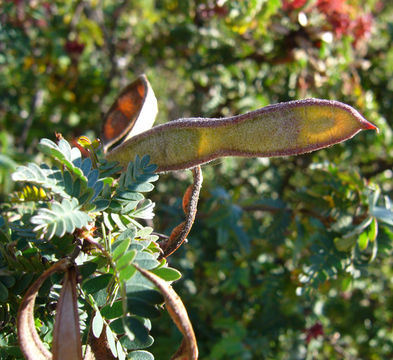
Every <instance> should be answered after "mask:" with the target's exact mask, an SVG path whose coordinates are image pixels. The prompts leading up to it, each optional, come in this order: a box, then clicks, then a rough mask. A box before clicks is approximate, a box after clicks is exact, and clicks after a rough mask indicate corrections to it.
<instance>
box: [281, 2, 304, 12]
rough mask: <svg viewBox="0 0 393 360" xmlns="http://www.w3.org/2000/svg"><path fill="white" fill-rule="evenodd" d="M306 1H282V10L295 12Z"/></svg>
mask: <svg viewBox="0 0 393 360" xmlns="http://www.w3.org/2000/svg"><path fill="white" fill-rule="evenodd" d="M306 2H307V0H282V8H283V9H284V10H296V9H299V8H301V7H303V6H304V5H305V4H306Z"/></svg>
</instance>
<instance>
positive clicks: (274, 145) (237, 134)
mask: <svg viewBox="0 0 393 360" xmlns="http://www.w3.org/2000/svg"><path fill="white" fill-rule="evenodd" d="M369 129H372V130H377V128H376V126H374V125H373V124H371V123H370V122H368V121H367V120H366V119H365V118H364V117H363V116H362V115H360V114H359V112H358V111H356V110H355V109H353V108H352V107H350V106H349V105H346V104H343V103H340V102H338V101H330V100H319V99H307V100H299V101H291V102H287V103H280V104H275V105H269V106H266V107H264V108H262V109H259V110H256V111H252V112H249V113H246V114H244V115H238V116H233V117H228V118H222V119H206V118H188V119H179V120H175V121H171V122H169V123H166V124H163V125H158V126H155V127H153V128H151V129H150V130H147V131H144V132H142V133H141V134H138V135H136V136H134V137H132V138H128V140H127V141H124V142H123V143H121V144H120V145H119V146H117V147H116V148H114V149H113V150H111V151H110V152H108V153H107V155H106V157H107V159H108V160H115V161H119V162H120V163H121V164H122V165H123V166H126V165H127V163H128V162H129V161H130V160H132V159H134V158H135V155H139V156H142V155H145V154H149V155H150V157H151V162H152V163H154V164H157V165H158V169H157V172H163V171H170V170H180V169H187V168H191V167H194V166H196V165H201V164H203V163H206V162H209V161H211V160H214V159H216V158H220V157H225V156H243V157H272V156H285V155H298V154H303V153H307V152H311V151H314V150H318V149H321V148H324V147H327V146H331V145H333V144H336V143H339V142H342V141H344V140H347V139H350V138H351V137H353V136H354V135H355V134H357V133H358V132H359V131H361V130H369Z"/></svg>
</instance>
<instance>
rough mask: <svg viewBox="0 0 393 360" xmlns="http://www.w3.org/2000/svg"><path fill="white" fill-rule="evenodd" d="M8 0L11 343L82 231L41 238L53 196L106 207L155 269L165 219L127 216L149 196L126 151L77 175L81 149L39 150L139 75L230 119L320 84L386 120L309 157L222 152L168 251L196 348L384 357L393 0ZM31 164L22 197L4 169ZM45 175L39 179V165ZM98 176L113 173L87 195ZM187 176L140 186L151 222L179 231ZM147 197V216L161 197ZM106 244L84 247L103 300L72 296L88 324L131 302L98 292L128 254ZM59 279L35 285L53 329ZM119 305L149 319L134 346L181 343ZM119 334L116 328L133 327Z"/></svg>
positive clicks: (388, 300) (97, 295)
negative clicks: (125, 162) (31, 300)
mask: <svg viewBox="0 0 393 360" xmlns="http://www.w3.org/2000/svg"><path fill="white" fill-rule="evenodd" d="M321 4H322V5H323V4H325V7H323V6H321ZM335 6H336V7H335ZM1 7H2V9H1V10H2V12H1V13H2V14H1V22H0V23H1V24H0V27H1V31H0V48H1V50H2V51H0V66H1V69H2V73H1V74H2V81H1V82H0V95H1V99H2V101H1V103H0V118H1V120H0V146H1V155H0V192H1V196H0V203H1V211H2V217H0V223H1V232H0V245H1V246H0V250H1V259H0V270H1V273H0V275H1V276H2V277H3V276H5V277H7V278H13V279H14V280H10V279H7V280H6V281H4V282H3V281H1V283H2V284H3V286H4V287H5V288H6V289H7V292H8V299H7V300H6V302H5V303H4V302H1V305H0V324H1V325H0V326H1V332H0V333H1V337H0V344H1V346H0V357H1V358H7V356H8V358H12V359H14V358H20V357H21V354H20V352H19V351H18V347H17V346H16V336H15V332H14V326H13V324H14V323H15V314H16V311H17V304H18V302H19V301H20V297H21V296H22V295H23V294H24V292H25V291H26V289H27V288H28V286H29V285H30V284H31V282H32V281H33V280H34V279H35V278H36V277H37V276H38V274H40V273H42V271H44V269H46V268H47V267H48V261H49V262H52V261H56V259H58V258H60V257H62V256H64V255H67V254H70V253H72V251H73V249H74V247H75V244H74V243H73V241H74V239H73V236H71V235H70V234H65V236H64V237H63V238H61V239H60V238H59V237H58V236H56V235H54V236H53V238H52V239H51V240H50V241H47V240H45V239H42V240H39V239H38V238H37V234H36V233H35V232H34V227H35V226H36V225H34V224H31V223H30V220H29V219H31V217H32V216H33V215H36V214H37V213H38V210H39V209H42V208H47V209H49V207H50V206H51V205H50V203H51V202H52V201H56V202H57V203H59V204H61V203H62V200H63V198H65V199H68V200H69V201H72V198H76V199H78V204H79V206H81V207H80V211H82V212H84V213H85V214H88V215H89V217H91V218H92V220H93V221H94V222H96V224H97V223H99V224H100V226H97V229H96V231H95V233H94V235H92V237H93V240H96V241H97V242H98V243H100V244H102V246H104V248H105V249H107V251H108V253H109V254H111V249H112V247H113V248H114V249H116V246H117V245H116V246H115V243H116V242H119V245H120V244H123V241H125V240H127V236H128V235H127V236H126V237H124V238H120V236H121V235H122V234H123V233H124V232H125V233H126V232H127V231H131V232H130V236H129V237H128V239H130V245H129V247H128V249H127V251H126V254H128V253H129V254H128V255H127V256H126V257H125V258H124V260H123V261H124V262H125V263H126V262H127V261H129V259H132V258H133V256H134V255H133V253H132V251H136V252H138V253H140V252H142V253H148V254H149V255H147V256H150V255H151V256H150V257H149V259H147V260H150V261H151V262H150V264H151V265H152V266H154V264H153V263H154V261H153V260H154V259H156V258H155V256H156V255H157V247H156V246H155V241H156V240H157V239H156V235H155V233H154V232H153V231H152V229H151V228H145V227H144V226H143V225H141V224H139V221H140V222H141V223H143V224H145V220H144V219H140V218H136V217H135V216H134V214H135V212H137V210H138V209H139V206H140V202H141V201H142V196H144V195H145V193H141V192H140V191H139V190H136V189H133V190H127V189H124V192H125V193H123V192H122V191H120V189H119V188H118V186H116V185H115V183H111V182H110V181H111V178H114V177H115V173H116V171H118V169H117V167H116V165H115V164H110V163H106V162H104V161H102V160H100V163H99V165H98V167H95V165H93V163H94V161H91V165H90V168H89V169H88V171H87V172H86V173H85V172H83V171H82V170H81V171H82V173H83V176H78V174H76V173H74V172H73V170H72V167H75V168H78V169H81V166H79V165H75V164H73V163H72V161H70V159H71V158H67V157H66V158H65V159H68V161H69V162H70V163H71V164H73V165H72V167H70V168H68V167H67V165H65V164H64V165H60V164H62V161H63V160H61V159H59V160H57V158H56V156H55V151H54V153H53V155H51V154H50V153H48V155H49V156H50V157H52V156H53V164H57V169H56V168H53V167H52V164H50V165H49V164H47V165H42V162H43V159H42V156H41V155H40V156H38V157H37V156H35V155H32V154H36V147H35V144H36V142H37V141H38V139H40V138H43V137H51V134H52V133H54V132H55V131H57V132H61V133H62V134H63V136H64V138H66V139H68V140H70V141H71V140H72V139H74V138H75V136H79V135H81V134H87V135H89V137H90V138H93V137H95V136H96V135H97V134H98V133H99V128H100V118H101V114H102V113H105V112H106V110H107V109H108V107H109V106H110V104H111V103H112V101H113V99H114V98H115V97H116V96H117V95H118V93H119V91H120V89H121V88H122V87H124V86H125V85H127V84H128V83H129V82H130V81H132V80H133V79H134V78H135V77H136V76H137V75H139V74H140V73H142V72H144V73H146V74H147V76H148V78H149V81H150V82H151V84H152V87H153V89H154V91H155V93H156V96H157V98H158V101H159V119H158V120H159V121H160V122H166V121H168V120H172V119H176V118H180V117H188V116H205V117H206V116H217V117H221V116H230V115H236V114H240V113H243V112H245V111H250V110H255V109H256V108H259V107H261V106H264V105H267V104H270V103H275V102H279V101H286V100H292V99H302V98H306V97H319V98H326V99H335V100H339V101H343V102H345V103H348V104H350V105H352V106H354V107H355V108H356V109H358V110H359V111H360V112H361V113H362V114H363V115H364V116H365V118H367V119H368V120H370V121H372V122H373V123H375V124H376V125H377V126H378V127H379V128H380V133H379V134H378V135H377V136H376V135H375V134H372V133H364V134H360V135H359V136H357V137H356V138H354V139H352V140H351V141H350V142H347V143H345V144H343V145H339V146H334V147H332V148H329V149H327V150H324V151H320V152H317V153H314V154H311V155H304V156H299V157H296V158H286V159H270V160H266V159H252V160H243V159H236V160H235V159H222V160H218V161H216V162H214V163H213V164H209V165H208V166H205V167H204V168H203V173H204V185H203V188H202V192H201V199H200V202H199V209H198V214H197V218H196V222H195V225H194V227H193V229H192V230H191V233H190V235H189V239H188V240H189V242H188V244H185V245H184V246H183V248H182V249H180V250H179V251H178V252H176V253H175V254H174V255H173V256H172V257H171V259H170V261H171V266H173V267H175V268H177V269H179V270H180V271H181V273H182V274H183V281H182V282H179V283H177V284H176V290H177V291H178V292H179V295H180V296H181V297H182V299H183V301H184V303H185V304H186V306H187V309H188V311H189V314H190V318H191V321H192V322H193V324H194V326H195V330H196V335H197V339H198V344H199V347H200V353H201V356H200V358H201V359H212V358H214V359H217V360H220V359H228V358H242V359H247V358H249V359H289V358H300V359H327V358H328V359H354V358H364V359H386V358H390V357H391V354H392V353H393V336H392V332H391V319H392V318H393V312H392V310H391V309H392V304H393V296H392V294H393V286H392V282H391V280H390V279H391V278H392V275H393V274H392V265H393V263H392V239H393V231H392V228H391V219H392V215H391V208H390V204H389V200H388V199H389V198H390V199H391V198H392V196H393V183H392V161H391V154H392V141H391V140H392V139H391V138H392V126H393V124H392V116H391V114H392V112H393V108H392V104H393V91H392V89H393V85H392V78H393V50H392V46H391V44H392V41H393V31H392V29H393V25H392V24H393V8H392V4H391V2H389V1H385V2H380V1H375V0H367V1H346V2H344V1H318V0H313V1H291V0H288V1H279V0H274V1H270V0H269V1H244V0H231V1H211V0H201V1H199V0H198V1H184V0H182V1H179V0H160V1H146V0H143V1H142V0H135V1H128V2H127V1H125V2H123V1H122V2H117V1H113V0H108V1H105V2H85V1H84V2H74V1H71V0H66V1H50V2H47V1H27V2H26V1H25V2H22V1H9V2H5V3H4V4H3V5H1ZM47 144H49V143H47ZM44 146H45V145H44ZM47 147H48V151H49V149H50V148H51V147H50V146H49V145H48V146H47ZM53 149H56V147H55V148H53ZM74 151H75V150H74ZM60 153H62V152H61V151H60ZM64 156H66V154H64ZM67 156H68V155H67ZM55 159H56V160H55ZM130 160H132V159H130ZM84 161H86V160H84ZM26 162H33V163H35V164H37V166H38V168H39V169H40V170H37V168H36V167H35V166H32V165H27V167H28V168H29V170H26V171H29V173H32V174H33V175H32V178H30V179H29V183H30V184H31V185H30V186H31V187H32V185H34V186H36V187H37V189H41V190H39V193H38V192H35V194H36V195H37V196H35V195H34V196H33V194H32V193H31V192H30V193H29V194H30V195H28V190H26V195H28V196H26V197H25V198H24V197H21V193H19V192H17V193H15V197H13V199H14V200H13V202H12V203H10V201H9V194H10V193H11V192H12V190H13V189H14V188H15V186H17V190H19V191H21V192H23V188H24V187H25V186H24V187H23V188H19V185H20V184H17V185H15V184H14V183H13V182H12V180H11V177H10V175H11V173H12V172H13V171H14V170H15V169H16V166H17V165H20V164H26ZM45 163H47V161H45ZM87 164H88V163H86V166H87ZM64 168H66V169H67V171H65V170H64ZM95 169H97V170H98V171H99V176H98V178H97V180H96V182H95V181H94V176H93V174H92V175H91V176H92V180H91V181H92V183H90V185H89V184H86V178H87V176H88V174H89V173H90V172H93V171H94V170H95ZM18 173H19V170H18ZM22 174H23V172H22ZM42 174H43V176H44V179H45V181H41V182H38V181H39V179H40V176H42ZM50 174H51V176H49V175H50ZM65 174H68V175H65ZM130 176H131V177H132V175H130ZM33 177H34V178H33ZM36 181H37V182H36ZM93 183H95V184H97V183H98V184H100V183H102V184H103V189H102V191H101V192H100V193H99V194H98V195H97V197H96V198H95V199H93V197H94V193H95V192H94V189H93ZM188 184H189V181H188V180H187V179H186V175H185V173H183V172H179V173H175V174H170V175H165V174H164V175H162V176H160V182H158V183H157V188H156V190H155V191H153V192H151V193H149V195H150V199H151V200H152V201H154V202H155V203H156V204H157V206H156V208H155V209H154V210H155V212H156V217H155V218H154V230H155V231H157V232H160V233H164V234H169V233H170V231H171V230H172V229H173V227H174V226H176V225H177V224H178V223H179V222H180V221H182V220H183V216H184V214H183V211H182V209H181V198H182V195H183V193H184V191H185V189H186V187H187V185H188ZM97 186H101V185H97ZM37 191H38V190H37ZM38 195H39V196H38ZM115 197H116V199H115ZM22 199H24V201H21V200H22ZM90 199H93V200H90ZM385 199H386V200H385ZM126 200H129V201H130V204H131V205H130V206H129V208H126V207H125V205H124V204H125V203H126V202H127V201H126ZM136 202H138V207H137V208H136V209H135V208H134V209H132V208H133V207H134V204H135V203H136ZM146 205H147V206H149V204H148V203H146ZM94 207H95V208H94ZM123 209H124V213H122V210H123ZM147 210H148V214H150V215H149V216H151V210H152V208H151V205H150V208H149V207H148V209H147ZM10 214H12V216H10ZM100 214H102V215H100ZM370 219H371V222H370ZM147 221H148V224H149V226H151V222H150V220H147ZM138 224H139V225H138ZM133 226H135V228H134V229H133V230H129V229H130V228H132V227H133ZM134 231H135V234H134V233H133V232H134ZM104 239H105V241H103V240H104ZM125 244H126V243H124V244H123V246H125ZM31 249H32V250H31ZM93 249H95V248H94V247H93ZM88 250H89V249H88ZM90 250H91V249H90ZM90 250H89V251H90ZM97 252H98V253H99V251H98V250H94V251H93V250H91V255H89V254H88V253H86V254H85V256H86V259H81V263H83V264H82V265H81V266H80V267H79V268H80V272H81V274H82V278H83V283H82V290H83V287H84V286H85V284H87V286H89V285H88V281H90V280H91V279H95V278H96V277H98V276H99V275H100V276H102V275H104V274H106V273H108V274H109V275H108V277H107V278H105V277H104V278H103V279H100V278H99V280H97V281H98V284H97V285H94V282H93V283H92V284H91V286H92V288H93V286H94V289H97V291H95V292H94V293H93V292H92V293H91V294H90V292H89V291H90V290H89V291H87V290H86V292H87V293H88V294H90V295H91V296H93V299H92V300H91V302H88V300H85V299H83V300H82V301H81V313H82V314H83V316H84V319H83V324H82V325H85V324H90V323H91V321H92V318H93V316H94V311H97V310H99V312H100V313H101V316H102V318H103V321H104V322H110V320H111V319H112V318H113V319H115V321H117V324H119V323H121V324H122V320H117V319H119V318H122V317H123V314H122V313H121V315H120V308H121V309H123V306H120V303H116V301H119V300H118V299H115V301H114V302H113V303H112V302H111V301H110V300H109V299H108V300H107V298H106V296H107V294H106V292H105V291H102V289H104V288H105V287H106V286H111V289H114V290H116V289H118V286H119V285H118V284H120V283H121V281H122V280H119V278H120V274H121V273H122V271H124V270H122V269H123V266H122V265H123V261H120V259H121V258H119V259H118V260H117V262H116V261H115V260H112V261H110V260H108V258H107V257H106V256H103V255H102V254H101V253H99V255H98V254H97ZM139 256H141V255H139ZM135 259H137V257H135V258H134V260H133V261H135ZM130 261H131V260H130ZM138 261H141V262H142V258H141V257H139V258H138ZM108 264H111V265H108ZM117 264H119V265H117ZM116 266H117V267H116ZM166 268H167V267H166V266H164V267H161V268H160V266H157V269H153V271H154V272H156V271H159V269H166ZM3 269H4V271H3ZM10 269H11V272H10V271H9V270H10ZM108 269H109V270H108ZM96 270H97V272H95V271H96ZM121 276H122V278H123V276H124V278H125V279H126V278H127V280H124V281H123V282H126V284H132V282H134V281H138V282H140V284H139V285H140V286H139V288H138V287H135V291H137V290H138V289H139V290H138V291H139V292H140V294H141V296H137V295H135V293H133V294H132V298H133V299H139V298H141V297H142V298H143V299H145V298H144V295H146V296H147V297H148V298H149V299H150V296H151V297H152V298H154V297H153V295H150V294H151V293H150V291H155V289H153V288H152V286H151V285H150V284H148V283H147V282H146V281H145V280H144V278H142V277H140V276H139V275H138V274H137V273H135V274H133V275H132V274H131V275H130V274H129V273H127V272H126V273H124V274H123V275H121ZM129 276H130V277H129ZM160 276H162V277H163V278H164V275H163V274H161V275H160ZM1 279H3V278H1ZM168 279H170V277H169V278H168ZM52 281H55V280H52ZM100 281H102V283H100ZM12 283H14V284H13V285H11V284H12ZM58 283H59V281H57V280H56V284H58ZM49 285H50V284H47V285H46V287H45V288H43V289H42V291H41V293H40V296H39V297H38V299H37V318H39V319H40V322H38V323H37V327H38V329H39V332H40V334H41V337H42V338H43V339H45V341H48V342H50V341H51V329H52V322H51V321H52V320H51V318H50V316H49V315H48V314H51V313H52V311H53V310H52V309H53V304H54V303H55V301H56V300H57V297H56V296H57V289H55V290H49V287H50V286H49ZM0 286H1V285H0ZM8 286H9V287H8ZM130 286H131V285H130ZM100 289H101V290H100ZM129 289H130V287H129V286H127V288H126V293H127V291H128V292H129V291H130V290H129ZM132 289H134V287H133V288H132ZM123 291H124V289H123ZM113 293H115V292H113ZM119 293H120V289H119V290H117V294H119ZM130 296H131V293H130ZM88 299H90V297H89V298H88ZM89 301H90V300H89ZM149 301H150V302H149ZM149 301H147V300H146V301H144V302H143V301H142V303H144V304H147V305H146V306H145V307H144V309H145V311H146V312H147V313H148V311H149V309H150V310H151V309H152V307H153V308H155V307H154V305H153V306H150V305H151V302H152V301H153V300H149ZM154 301H158V299H157V300H154ZM154 301H153V302H154ZM136 302H137V300H133V304H135V303H136ZM114 304H116V305H114ZM93 305H97V306H96V307H93ZM126 305H128V304H126ZM111 306H113V309H112V308H111V309H110V310H109V308H110V307H111ZM130 306H131V305H130ZM104 309H105V310H104ZM146 309H147V310H146ZM152 314H153V312H152ZM127 317H131V318H132V319H136V321H139V323H137V322H136V321H135V320H132V321H131V320H128V321H129V322H128V325H127V328H133V327H134V331H135V334H137V333H138V334H140V335H138V336H136V339H138V341H140V343H142V344H145V345H146V344H149V343H151V338H149V336H154V338H155V342H154V344H153V345H152V346H151V348H149V349H148V350H150V351H151V352H152V353H154V354H157V356H156V357H159V358H160V359H161V358H162V359H165V358H170V356H171V355H172V354H173V351H174V349H175V348H176V347H177V345H178V343H179V341H180V337H179V334H178V332H177V330H176V329H175V327H174V325H173V324H171V320H170V319H169V316H166V315H165V314H163V315H162V317H160V318H154V314H153V318H152V320H150V319H147V318H144V319H143V320H142V319H141V317H140V316H136V315H134V314H128V315H127ZM148 321H149V323H148ZM150 322H151V323H150ZM139 324H141V326H140V327H139V328H138V329H139V330H138V331H137V330H136V327H137V326H139ZM316 325H318V326H316ZM120 326H122V325H119V327H118V328H115V330H116V331H117V329H119V328H120ZM150 326H152V328H153V331H154V335H150V330H149V329H150ZM318 328H319V329H321V328H322V333H323V335H322V334H321V331H317V330H318ZM115 330H112V332H113V333H115V334H117V333H116V331H115ZM83 331H84V334H86V330H83ZM147 334H149V335H147ZM116 338H117V335H116ZM119 338H120V343H122V342H123V341H124V342H127V344H128V343H131V341H136V340H130V338H129V337H127V336H123V337H120V336H119ZM127 346H128V345H127ZM130 346H132V345H130ZM146 346H147V345H146ZM134 347H136V346H134ZM125 348H126V345H124V349H125ZM139 348H142V346H140V347H139ZM7 354H8V355H7ZM158 354H159V355H158ZM239 354H240V355H239ZM213 355H214V356H213ZM129 357H130V358H132V359H149V360H150V359H152V358H153V357H152V355H150V353H148V352H147V351H146V350H133V351H132V352H131V354H130V355H129Z"/></svg>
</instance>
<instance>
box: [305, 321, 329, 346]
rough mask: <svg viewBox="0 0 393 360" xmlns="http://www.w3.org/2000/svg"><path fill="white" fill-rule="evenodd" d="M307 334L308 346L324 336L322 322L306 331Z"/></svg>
mask: <svg viewBox="0 0 393 360" xmlns="http://www.w3.org/2000/svg"><path fill="white" fill-rule="evenodd" d="M304 332H305V333H306V344H309V343H310V341H311V340H312V339H316V338H317V337H318V336H323V335H324V331H323V326H322V324H321V323H320V322H317V323H315V324H314V325H313V326H311V327H310V328H307V329H305V330H304Z"/></svg>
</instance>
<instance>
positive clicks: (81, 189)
mask: <svg viewBox="0 0 393 360" xmlns="http://www.w3.org/2000/svg"><path fill="white" fill-rule="evenodd" d="M39 148H40V150H41V151H42V152H43V153H45V154H46V155H48V156H49V157H51V158H52V160H53V161H54V162H55V164H54V165H53V166H52V167H49V166H48V165H47V164H46V163H43V164H41V165H40V166H38V165H35V164H34V163H29V164H27V165H26V166H21V167H19V168H18V169H16V171H15V172H14V174H13V179H14V181H16V182H20V183H27V184H28V186H30V187H29V189H33V186H39V187H40V189H41V190H42V189H44V190H43V193H40V194H41V195H44V196H37V194H38V192H37V191H38V190H37V191H35V192H34V193H33V195H34V196H28V195H29V194H31V193H30V192H23V196H14V197H13V199H14V202H13V203H11V204H10V206H11V207H9V208H8V209H5V212H4V217H3V218H2V224H1V225H2V226H1V243H0V246H1V247H0V249H1V258H0V260H1V273H0V290H1V291H0V293H1V296H0V304H1V308H0V310H1V318H2V329H3V330H2V334H3V336H4V337H3V341H5V339H8V341H9V343H8V347H5V348H3V350H2V351H3V355H4V358H11V357H12V356H13V354H14V347H15V346H16V343H15V332H14V331H15V330H14V325H13V324H14V323H15V316H16V310H17V307H16V306H17V303H18V302H17V301H15V299H16V298H18V297H19V296H21V295H23V293H24V291H25V290H26V288H27V287H28V286H29V285H30V284H31V282H32V281H33V280H34V278H35V277H36V276H37V275H39V274H40V273H41V272H42V271H43V270H44V269H45V268H46V267H47V266H48V265H49V264H50V263H53V262H55V261H56V260H58V259H60V258H62V257H64V256H71V255H72V254H73V253H75V252H76V254H77V253H78V252H79V251H82V252H81V253H80V255H79V256H78V257H77V258H76V262H77V264H78V268H79V270H80V274H81V293H80V295H81V296H80V311H82V312H83V313H84V316H82V329H83V334H82V337H83V338H84V339H86V338H87V332H88V331H89V329H90V328H91V329H92V333H93V336H95V337H96V338H98V337H99V336H100V335H101V332H102V331H105V332H106V334H105V336H106V339H107V341H108V344H109V347H110V350H111V352H112V354H113V355H114V356H117V357H118V358H119V359H124V358H125V356H126V355H127V353H129V354H130V356H134V357H135V358H138V357H139V358H140V357H141V356H145V358H146V357H148V356H151V355H149V353H148V352H140V351H139V350H140V349H144V348H147V347H149V346H151V344H152V343H153V337H152V336H151V335H150V330H151V322H150V320H149V319H152V318H157V317H159V316H160V310H159V307H160V305H161V304H162V303H163V302H164V299H163V297H162V295H161V294H160V293H159V292H158V291H157V290H155V288H154V285H153V284H152V283H150V282H149V281H147V280H146V279H145V278H144V277H142V276H141V275H139V273H137V272H136V269H135V268H134V267H133V266H132V265H131V264H132V263H135V264H138V265H139V266H140V267H141V268H143V269H148V270H152V271H153V272H154V273H155V274H156V275H158V276H161V277H162V278H163V279H164V280H166V281H170V282H172V281H174V280H178V279H179V278H180V273H179V272H178V271H176V270H175V269H172V268H169V267H168V265H167V264H166V261H165V260H163V261H158V260H157V258H158V255H159V253H160V252H159V246H158V244H157V242H156V241H157V239H158V237H157V236H156V235H152V234H151V232H152V229H151V228H149V227H144V226H142V225H141V224H140V223H139V222H138V220H137V219H150V218H151V217H152V216H153V213H152V208H153V206H154V204H153V203H152V202H151V201H150V200H146V199H145V198H144V196H143V195H142V192H148V191H151V190H152V189H153V188H154V186H153V184H152V182H154V181H156V180H157V179H158V176H157V175H156V174H154V170H155V169H156V166H155V165H151V164H149V158H148V157H147V156H145V157H143V158H138V157H137V158H136V159H135V161H134V162H130V164H129V166H128V167H127V170H126V171H125V172H124V173H123V174H122V175H121V176H120V178H119V179H118V181H115V179H114V178H112V177H108V176H107V175H108V171H110V170H111V169H112V170H113V169H115V166H114V165H115V164H108V163H107V162H106V161H105V160H103V161H102V162H100V160H99V159H98V158H97V157H96V155H95V154H94V153H91V155H92V156H93V158H94V159H98V161H99V162H98V163H94V162H92V161H91V160H90V158H85V159H83V158H82V155H81V152H80V151H79V149H77V148H75V147H74V148H71V146H70V145H69V143H68V142H67V141H66V140H64V139H61V140H60V141H59V143H58V144H55V143H53V142H52V141H50V140H47V139H43V140H41V142H40V145H39ZM25 189H26V187H25ZM35 189H38V188H37V187H36V188H35ZM21 210H22V211H21ZM23 213H25V215H21V214H23ZM22 231H24V233H25V235H24V236H23V237H20V234H21V232H22ZM27 234H28V235H29V236H27ZM44 260H45V261H44ZM60 280H61V279H60V277H57V278H53V279H51V282H50V283H49V284H47V286H44V289H41V291H40V297H39V299H38V304H39V308H38V310H37V321H38V319H39V321H40V322H41V325H40V328H41V335H44V334H45V335H44V337H43V338H44V339H46V341H48V342H49V343H50V339H51V335H50V334H51V329H52V328H53V320H54V318H53V316H51V312H50V311H51V310H50V307H49V305H50V302H48V298H47V297H49V299H53V300H52V301H54V299H55V298H56V297H58V286H56V284H59V281H60ZM51 284H52V285H54V286H53V287H52V288H51ZM134 351H135V354H133V352H134Z"/></svg>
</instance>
